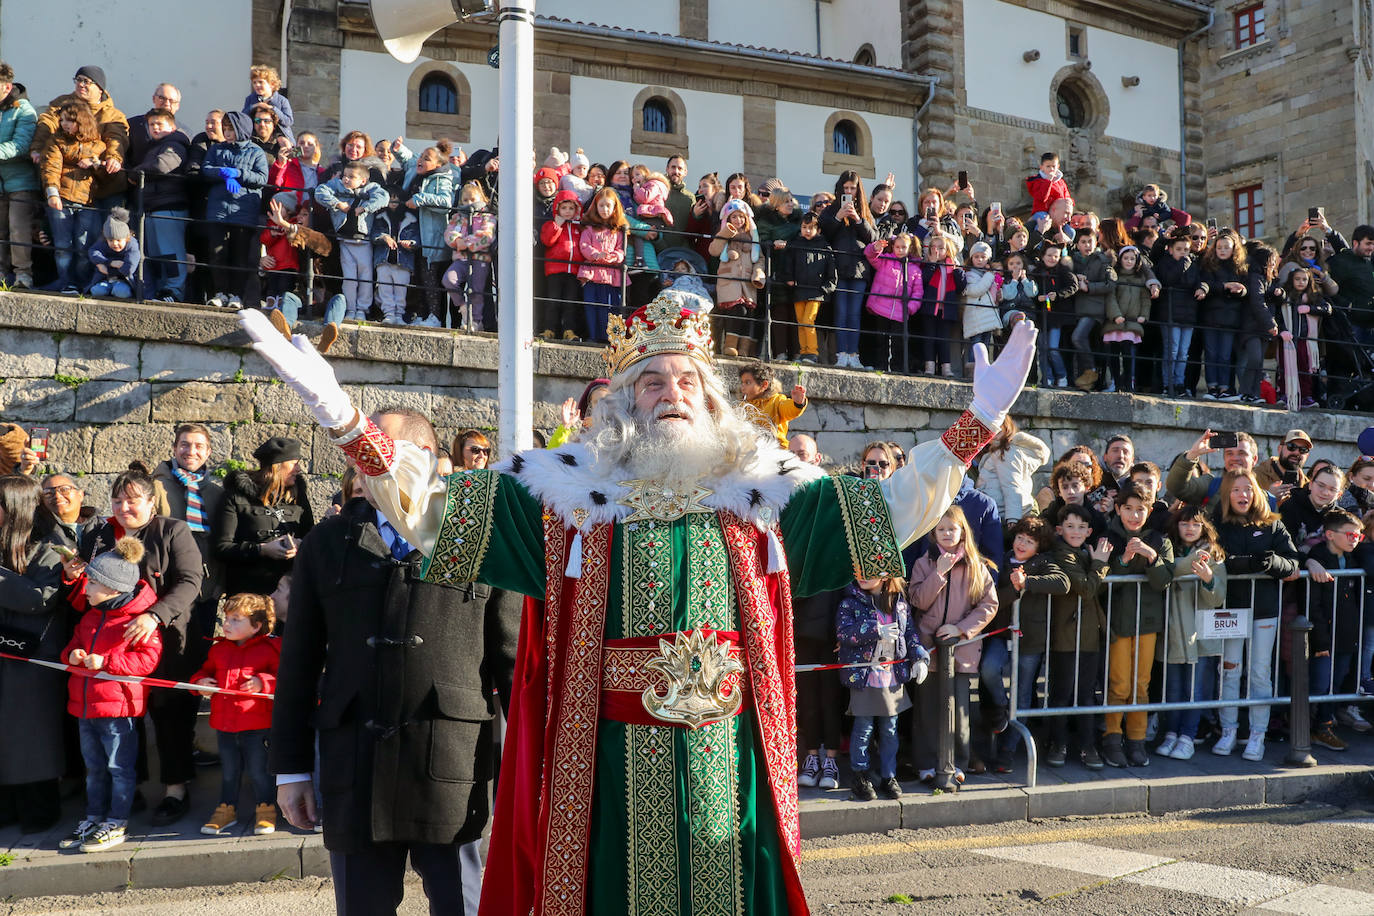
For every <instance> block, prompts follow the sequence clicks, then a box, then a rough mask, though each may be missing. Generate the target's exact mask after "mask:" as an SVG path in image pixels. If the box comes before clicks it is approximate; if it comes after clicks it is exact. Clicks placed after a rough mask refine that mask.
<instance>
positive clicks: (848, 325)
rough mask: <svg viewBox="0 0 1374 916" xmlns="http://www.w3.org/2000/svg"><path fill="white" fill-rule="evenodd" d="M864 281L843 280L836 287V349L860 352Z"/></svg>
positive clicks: (842, 351) (844, 351) (841, 351)
mask: <svg viewBox="0 0 1374 916" xmlns="http://www.w3.org/2000/svg"><path fill="white" fill-rule="evenodd" d="M864 286H865V284H864V281H863V280H855V279H849V280H841V281H840V284H839V286H838V287H837V288H836V289H835V327H836V328H837V329H838V330H836V332H835V349H836V351H838V352H840V353H858V352H859V316H860V315H862V314H863V306H864Z"/></svg>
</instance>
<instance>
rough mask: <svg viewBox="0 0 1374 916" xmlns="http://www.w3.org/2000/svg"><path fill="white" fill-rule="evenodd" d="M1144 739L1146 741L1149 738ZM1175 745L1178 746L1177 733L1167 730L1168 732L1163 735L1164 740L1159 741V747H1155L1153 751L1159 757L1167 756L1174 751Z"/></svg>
mask: <svg viewBox="0 0 1374 916" xmlns="http://www.w3.org/2000/svg"><path fill="white" fill-rule="evenodd" d="M1145 740H1146V741H1148V740H1150V739H1148V738H1146V739H1145ZM1176 747H1178V733H1177V732H1169V734H1167V735H1165V736H1164V740H1163V741H1161V742H1159V747H1157V748H1155V753H1156V754H1158V755H1159V756H1161V757H1168V756H1169V755H1170V754H1172V753H1173V752H1174V748H1176Z"/></svg>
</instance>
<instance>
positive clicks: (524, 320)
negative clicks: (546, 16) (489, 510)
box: [496, 0, 535, 455]
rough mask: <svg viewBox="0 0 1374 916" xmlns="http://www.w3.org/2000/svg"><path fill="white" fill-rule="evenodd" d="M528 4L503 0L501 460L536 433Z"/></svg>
mask: <svg viewBox="0 0 1374 916" xmlns="http://www.w3.org/2000/svg"><path fill="white" fill-rule="evenodd" d="M534 2H535V0H502V2H501V11H500V13H499V14H498V15H497V21H498V22H499V23H500V41H499V44H498V47H499V48H500V51H499V53H500V67H501V117H500V124H499V138H500V152H501V169H500V172H499V173H498V175H497V178H498V184H497V187H498V189H499V192H500V203H499V209H498V212H497V220H496V226H497V228H496V238H497V247H498V248H499V253H498V256H497V264H496V295H497V299H498V302H499V313H500V317H499V322H498V332H499V333H498V335H497V338H498V344H499V346H500V351H499V352H500V372H499V374H498V377H497V378H498V381H497V384H498V386H499V388H500V397H499V400H498V404H499V405H500V412H501V417H500V420H501V429H500V440H501V454H503V455H511V454H514V453H515V452H517V451H520V450H522V449H527V448H529V447H530V446H531V445H532V444H533V435H532V432H533V427H534V258H533V255H534V250H533V247H532V245H533V241H532V240H533V239H534Z"/></svg>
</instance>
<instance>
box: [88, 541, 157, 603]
mask: <svg viewBox="0 0 1374 916" xmlns="http://www.w3.org/2000/svg"><path fill="white" fill-rule="evenodd" d="M142 559H143V542H142V541H140V540H139V539H138V538H131V537H122V538H120V539H119V540H117V541H115V545H114V550H107V551H105V552H104V553H102V554H100V555H98V556H97V557H96V558H95V559H93V560H91V562H89V563H87V564H86V576H87V577H88V578H91V579H94V580H95V581H97V582H99V583H100V584H101V585H103V586H105V587H106V588H112V589H114V590H115V591H117V592H119V593H120V594H122V595H125V594H128V593H129V592H131V591H133V590H134V589H136V588H138V580H139V572H138V564H139V561H141V560H142Z"/></svg>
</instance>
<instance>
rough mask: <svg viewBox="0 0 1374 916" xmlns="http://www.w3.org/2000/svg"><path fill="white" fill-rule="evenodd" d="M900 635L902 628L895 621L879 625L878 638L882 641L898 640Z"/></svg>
mask: <svg viewBox="0 0 1374 916" xmlns="http://www.w3.org/2000/svg"><path fill="white" fill-rule="evenodd" d="M900 635H902V628H901V627H899V626H898V625H897V623H896V622H895V621H894V622H892V623H880V624H878V637H879V638H880V639H896V638H897V637H898V636H900Z"/></svg>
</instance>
